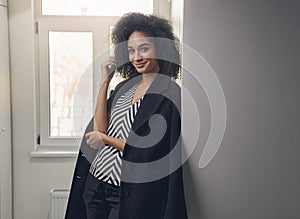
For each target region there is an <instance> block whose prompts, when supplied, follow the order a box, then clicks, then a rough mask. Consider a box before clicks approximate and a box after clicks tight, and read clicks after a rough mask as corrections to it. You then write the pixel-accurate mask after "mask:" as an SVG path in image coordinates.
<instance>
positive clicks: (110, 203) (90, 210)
mask: <svg viewBox="0 0 300 219" xmlns="http://www.w3.org/2000/svg"><path fill="white" fill-rule="evenodd" d="M83 200H84V202H85V206H86V212H87V218H88V219H118V218H119V200H120V195H119V187H118V186H114V185H111V184H108V183H105V182H102V181H101V180H98V179H97V178H95V177H94V176H93V175H92V174H90V173H89V174H88V176H87V179H86V183H85V188H84V192H83Z"/></svg>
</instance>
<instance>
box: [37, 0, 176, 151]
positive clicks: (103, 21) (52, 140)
mask: <svg viewBox="0 0 300 219" xmlns="http://www.w3.org/2000/svg"><path fill="white" fill-rule="evenodd" d="M170 3H171V2H170V1H169V0H166V1H165V2H161V1H159V0H153V11H154V12H153V14H161V15H162V14H165V17H167V18H169V17H170V10H171V9H170ZM34 4H35V5H34V8H35V11H34V20H35V31H36V34H35V45H36V49H35V51H36V71H37V74H36V76H37V81H36V83H37V84H36V88H37V91H38V92H37V94H36V102H37V109H36V112H37V118H36V127H37V131H36V136H37V148H36V149H37V150H50V151H61V150H63V151H74V150H75V151H76V150H78V147H79V143H80V141H81V137H79V138H76V137H50V124H51V121H50V78H49V76H50V71H49V34H48V33H49V31H62V32H92V34H93V59H95V58H96V56H97V55H98V54H100V53H101V52H103V51H105V50H106V49H107V48H108V46H109V39H107V37H108V36H109V34H110V32H109V31H110V26H112V25H115V23H116V21H117V20H119V18H120V17H117V16H57V15H43V14H42V0H36V1H34ZM162 7H163V9H162ZM99 39H106V40H105V41H104V42H105V43H103V42H101V40H99ZM95 67H96V66H95ZM95 67H94V68H95ZM100 80H101V78H100V75H96V74H93V100H95V99H96V98H95V97H96V96H97V94H98V88H99V85H98V84H96V83H97V82H98V81H100ZM94 104H95V103H94ZM33 156H34V155H33Z"/></svg>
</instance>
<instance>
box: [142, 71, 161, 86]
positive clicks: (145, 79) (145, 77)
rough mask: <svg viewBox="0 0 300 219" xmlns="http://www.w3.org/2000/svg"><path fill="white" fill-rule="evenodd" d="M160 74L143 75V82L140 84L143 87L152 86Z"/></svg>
mask: <svg viewBox="0 0 300 219" xmlns="http://www.w3.org/2000/svg"><path fill="white" fill-rule="evenodd" d="M157 74H158V73H148V74H143V75H142V80H141V82H140V85H141V86H150V85H151V83H152V82H153V81H154V79H155V77H156V75H157Z"/></svg>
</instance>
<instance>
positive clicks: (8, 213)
mask: <svg viewBox="0 0 300 219" xmlns="http://www.w3.org/2000/svg"><path fill="white" fill-rule="evenodd" d="M2 3H4V2H0V218H1V219H5V218H11V217H12V184H11V183H12V168H11V116H10V109H11V108H10V74H9V48H8V21H7V19H8V15H7V7H4V6H1V4H2ZM3 5H4V4H3Z"/></svg>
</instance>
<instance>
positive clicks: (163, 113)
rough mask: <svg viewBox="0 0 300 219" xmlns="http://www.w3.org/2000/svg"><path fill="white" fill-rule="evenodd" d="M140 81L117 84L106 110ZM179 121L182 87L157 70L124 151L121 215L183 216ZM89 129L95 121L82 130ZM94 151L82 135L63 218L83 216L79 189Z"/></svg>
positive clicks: (139, 218) (140, 218)
mask: <svg viewBox="0 0 300 219" xmlns="http://www.w3.org/2000/svg"><path fill="white" fill-rule="evenodd" d="M138 80H140V77H135V78H133V79H131V80H128V81H125V82H122V83H120V84H119V85H118V86H117V88H116V90H115V92H114V93H113V94H112V95H111V97H110V98H109V100H108V109H110V108H111V107H112V106H113V105H114V104H115V101H116V100H117V99H118V97H120V96H121V95H122V94H123V93H124V92H125V91H127V90H128V89H129V88H130V87H131V86H132V85H133V84H135V83H137V81H138ZM157 115H159V116H157ZM162 117H163V118H164V119H162ZM150 118H151V119H150ZM149 120H150V122H149ZM180 121H181V120H180V88H179V86H178V85H177V84H176V83H174V82H172V81H171V80H170V79H169V78H167V77H166V76H163V75H157V77H156V78H155V80H154V81H153V83H152V84H151V86H150V88H149V89H148V91H147V93H146V94H145V96H144V99H143V101H142V102H141V105H140V108H139V110H138V112H137V114H136V117H135V120H134V123H133V124H132V130H131V132H130V133H129V136H128V138H127V140H126V145H125V149H124V151H123V157H122V159H123V161H122V170H121V186H120V219H185V218H187V213H186V206H185V198H184V191H183V181H182V168H181V166H180V162H181V160H180V158H181V148H180V130H181V123H180ZM149 124H150V125H149ZM92 129H93V120H92V121H91V122H90V124H89V125H88V127H87V129H86V132H89V131H91V130H92ZM158 136H159V137H158ZM157 138H158V139H157ZM178 143H179V144H178ZM177 144H178V146H176V145H177ZM96 152H97V151H96V150H93V149H91V148H90V147H89V146H88V145H87V144H86V140H85V139H83V141H82V143H81V148H80V151H79V156H78V159H77V163H76V167H75V172H74V176H73V182H72V187H71V192H70V197H69V201H68V206H67V212H66V217H65V218H66V219H85V218H86V211H85V205H84V202H83V199H82V193H83V189H84V185H85V180H86V176H87V173H88V171H89V167H90V164H91V162H92V161H93V159H94V157H95V155H96ZM170 154H172V156H170V157H169V156H168V155H170ZM157 161H159V162H157ZM160 161H161V162H160ZM178 166H179V167H178Z"/></svg>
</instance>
